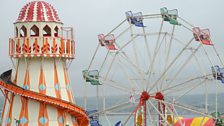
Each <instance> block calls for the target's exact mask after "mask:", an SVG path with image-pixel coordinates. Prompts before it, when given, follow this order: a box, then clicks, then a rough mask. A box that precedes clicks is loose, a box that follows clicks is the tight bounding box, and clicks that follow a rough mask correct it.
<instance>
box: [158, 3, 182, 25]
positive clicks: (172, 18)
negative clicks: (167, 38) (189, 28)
mask: <svg viewBox="0 0 224 126" xmlns="http://www.w3.org/2000/svg"><path fill="white" fill-rule="evenodd" d="M160 12H161V15H162V18H163V20H164V21H167V22H169V23H170V24H173V25H181V24H180V23H179V22H178V21H177V16H178V11H177V9H173V10H167V8H166V7H163V8H161V9H160Z"/></svg>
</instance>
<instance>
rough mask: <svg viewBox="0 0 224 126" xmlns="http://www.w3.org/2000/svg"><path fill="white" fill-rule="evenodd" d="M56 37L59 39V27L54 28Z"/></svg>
mask: <svg viewBox="0 0 224 126" xmlns="http://www.w3.org/2000/svg"><path fill="white" fill-rule="evenodd" d="M54 37H58V26H56V27H55V28H54Z"/></svg>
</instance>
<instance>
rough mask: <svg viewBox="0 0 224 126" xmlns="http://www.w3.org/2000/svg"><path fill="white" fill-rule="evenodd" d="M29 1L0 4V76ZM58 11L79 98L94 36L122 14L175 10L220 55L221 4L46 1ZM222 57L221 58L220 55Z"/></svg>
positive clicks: (204, 0)
mask: <svg viewBox="0 0 224 126" xmlns="http://www.w3.org/2000/svg"><path fill="white" fill-rule="evenodd" d="M28 1H30V0H23V1H18V0H1V4H0V13H1V18H0V19H1V20H0V47H1V49H0V57H1V58H0V62H1V67H0V72H1V73H2V72H4V71H5V70H7V69H10V68H12V64H11V61H10V59H9V57H8V39H9V37H12V36H13V33H14V28H13V22H15V21H16V19H17V17H18V14H19V12H20V9H21V8H22V7H23V6H24V5H25V4H26V3H27V2H28ZM46 1H47V2H49V3H50V4H52V5H53V6H54V7H55V9H56V10H57V11H58V14H59V17H60V19H61V20H62V22H63V23H64V25H65V26H71V27H73V28H74V29H75V40H76V59H75V60H74V62H73V63H72V65H71V67H70V71H69V73H70V79H71V84H72V86H73V91H74V94H75V96H80V95H83V93H82V91H83V80H82V75H81V71H82V70H83V69H86V68H87V67H88V64H89V62H90V59H91V57H92V55H93V52H94V50H95V48H96V46H97V43H98V41H97V35H98V34H99V33H107V32H109V31H110V30H111V29H112V28H114V26H116V25H117V24H118V23H120V22H121V21H122V20H123V19H124V18H125V15H124V13H125V12H126V11H129V10H132V11H134V12H139V11H141V12H143V14H150V13H159V9H160V8H161V7H167V8H170V9H175V8H176V9H178V11H179V15H180V16H181V17H183V18H184V19H186V20H188V21H189V22H191V23H192V24H194V25H195V26H200V27H204V28H206V27H208V28H210V31H211V36H212V40H213V41H214V43H215V44H216V45H217V47H218V50H219V52H221V53H222V54H224V51H223V49H224V25H223V23H224V16H223V15H222V12H223V5H224V1H223V0H55V1H52V0H46ZM222 56H224V55H222Z"/></svg>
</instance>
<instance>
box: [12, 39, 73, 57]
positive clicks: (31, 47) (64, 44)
mask: <svg viewBox="0 0 224 126" xmlns="http://www.w3.org/2000/svg"><path fill="white" fill-rule="evenodd" d="M9 56H10V57H65V58H69V59H73V58H74V56H75V42H74V41H73V40H70V39H63V38H57V37H43V38H41V37H24V38H12V39H9Z"/></svg>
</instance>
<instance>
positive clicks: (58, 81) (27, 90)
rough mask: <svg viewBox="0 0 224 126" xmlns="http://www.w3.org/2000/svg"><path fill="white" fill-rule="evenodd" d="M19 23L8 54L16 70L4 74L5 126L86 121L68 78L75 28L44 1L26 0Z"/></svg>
mask: <svg viewBox="0 0 224 126" xmlns="http://www.w3.org/2000/svg"><path fill="white" fill-rule="evenodd" d="M14 26H15V36H14V38H10V40H9V55H10V57H11V59H12V61H13V65H14V67H15V71H13V72H12V70H9V71H7V72H5V73H3V74H2V75H1V79H0V88H1V91H2V93H3V94H4V96H5V102H4V107H3V112H2V126H14V125H19V126H65V125H67V126H87V125H88V117H87V115H86V112H85V111H84V110H83V109H82V108H80V107H79V106H77V105H76V104H75V101H74V100H73V95H72V90H71V87H70V82H69V78H68V66H69V64H70V63H71V61H72V60H73V59H74V54H75V42H74V38H73V29H72V28H69V27H63V23H62V22H61V20H60V19H59V17H58V15H57V12H56V10H55V9H54V8H53V7H52V6H51V5H50V4H48V3H46V2H44V1H33V2H29V3H28V4H26V5H25V6H24V7H23V8H22V10H21V11H20V14H19V17H18V19H17V20H16V22H15V23H14Z"/></svg>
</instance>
